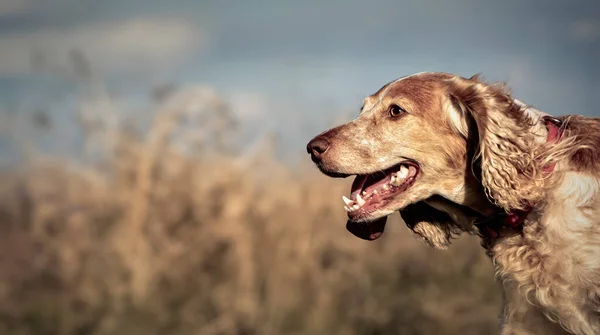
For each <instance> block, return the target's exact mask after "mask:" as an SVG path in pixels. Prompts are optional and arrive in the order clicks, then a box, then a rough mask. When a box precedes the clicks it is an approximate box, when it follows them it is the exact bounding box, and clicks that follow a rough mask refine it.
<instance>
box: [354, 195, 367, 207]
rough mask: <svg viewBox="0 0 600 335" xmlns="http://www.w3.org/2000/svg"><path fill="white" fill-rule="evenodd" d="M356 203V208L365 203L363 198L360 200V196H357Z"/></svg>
mask: <svg viewBox="0 0 600 335" xmlns="http://www.w3.org/2000/svg"><path fill="white" fill-rule="evenodd" d="M356 202H357V203H358V206H360V207H362V205H364V204H365V202H366V201H365V200H364V199H363V198H361V196H360V194H357V195H356Z"/></svg>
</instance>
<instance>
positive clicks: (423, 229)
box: [400, 201, 462, 250]
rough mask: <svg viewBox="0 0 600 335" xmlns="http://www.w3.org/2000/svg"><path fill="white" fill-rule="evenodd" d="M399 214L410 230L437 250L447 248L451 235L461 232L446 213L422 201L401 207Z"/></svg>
mask: <svg viewBox="0 0 600 335" xmlns="http://www.w3.org/2000/svg"><path fill="white" fill-rule="evenodd" d="M400 216H402V220H404V223H406V225H407V226H408V228H409V229H410V230H412V231H413V232H414V233H415V234H417V235H419V236H421V238H422V239H423V241H424V242H425V243H427V244H429V245H430V246H432V247H434V248H435V249H438V250H445V249H447V248H448V246H449V245H450V240H451V239H452V237H453V236H454V235H458V234H460V233H461V232H462V230H461V229H458V227H457V226H456V225H455V224H454V222H453V221H452V219H451V218H450V216H448V214H446V213H444V212H442V211H439V210H437V209H435V208H433V207H431V206H430V205H428V204H426V203H425V202H422V201H420V202H417V203H416V204H412V205H408V206H406V207H405V208H403V209H401V210H400Z"/></svg>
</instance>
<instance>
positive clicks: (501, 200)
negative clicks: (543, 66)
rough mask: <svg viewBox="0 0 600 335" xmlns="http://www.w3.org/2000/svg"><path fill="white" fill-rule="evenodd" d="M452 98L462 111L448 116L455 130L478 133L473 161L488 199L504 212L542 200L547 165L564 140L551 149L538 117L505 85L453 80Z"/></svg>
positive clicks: (473, 79)
mask: <svg viewBox="0 0 600 335" xmlns="http://www.w3.org/2000/svg"><path fill="white" fill-rule="evenodd" d="M448 98H449V101H450V103H451V105H452V107H453V109H454V113H458V115H457V116H456V114H454V115H455V116H452V117H451V118H450V121H451V123H453V126H454V128H455V129H456V130H457V131H458V132H459V133H461V134H462V135H463V136H465V137H467V136H468V132H472V131H476V132H477V133H478V134H477V138H478V144H477V147H476V148H475V149H476V154H475V157H474V159H475V160H477V161H478V162H479V164H480V167H481V179H482V180H481V183H482V184H483V187H484V189H485V192H486V194H487V196H488V197H489V199H490V200H491V201H492V202H493V203H495V204H496V205H497V206H499V207H501V208H503V209H504V210H506V211H511V210H519V209H524V208H525V207H527V205H528V204H529V203H532V202H535V201H538V200H540V199H541V198H542V197H543V196H544V185H545V183H546V176H545V174H544V173H543V167H544V166H545V165H546V164H549V163H550V162H551V161H553V160H555V159H557V157H558V156H559V155H560V154H561V153H564V152H565V151H566V149H565V147H566V143H564V145H561V146H556V145H555V146H552V147H550V146H549V145H547V144H546V143H545V141H540V133H539V132H538V133H537V134H536V132H535V131H533V130H534V129H535V126H536V124H537V123H536V122H537V120H534V119H533V118H532V116H530V114H529V113H527V112H526V110H527V106H524V105H522V104H519V103H517V102H515V101H514V100H513V99H512V98H511V97H510V93H509V92H506V91H505V90H504V87H503V86H502V85H498V84H495V85H487V84H484V83H483V82H481V81H479V78H478V76H477V75H475V76H473V77H472V78H470V79H464V78H456V79H453V80H451V82H450V88H449V92H448ZM469 125H474V127H473V126H471V127H469ZM542 134H545V133H544V132H543V133H542ZM544 136H545V135H544Z"/></svg>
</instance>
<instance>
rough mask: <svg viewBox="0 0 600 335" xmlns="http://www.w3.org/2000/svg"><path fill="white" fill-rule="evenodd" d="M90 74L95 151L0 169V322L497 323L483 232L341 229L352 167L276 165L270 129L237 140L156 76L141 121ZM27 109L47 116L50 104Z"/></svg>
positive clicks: (162, 330)
mask: <svg viewBox="0 0 600 335" xmlns="http://www.w3.org/2000/svg"><path fill="white" fill-rule="evenodd" d="M72 57H73V59H74V60H73V62H74V67H75V72H77V71H79V72H82V75H81V76H80V78H83V79H85V80H88V83H89V78H91V77H93V75H92V71H91V69H90V66H89V65H88V64H87V63H86V61H85V59H84V58H82V55H80V54H78V53H73V54H72ZM89 87H91V89H90V92H92V93H89V92H88V93H87V94H90V95H91V96H93V97H94V99H95V100H94V101H95V104H93V106H92V107H94V108H91V107H90V105H86V104H83V105H82V107H81V111H80V113H79V121H80V125H81V129H82V132H83V134H84V135H85V141H84V143H83V146H84V147H85V148H86V151H85V153H86V154H87V153H89V152H97V151H98V150H99V151H100V152H102V155H101V157H102V159H101V160H100V162H99V163H98V161H97V160H94V161H93V163H90V161H89V160H86V159H85V157H86V156H85V154H84V155H83V158H82V159H81V160H75V159H69V160H67V159H64V158H63V157H52V156H47V155H42V154H39V153H32V151H31V150H30V149H31V148H29V147H27V148H26V149H27V150H26V151H27V152H28V153H29V154H28V155H27V156H26V159H24V160H23V161H22V162H21V163H19V165H18V166H15V167H13V168H11V169H8V170H5V171H3V172H2V174H1V175H0V231H1V232H0V239H1V241H0V334H14V335H26V334H27V335H29V334H35V335H45V334H48V335H54V334H56V335H67V334H69V335H71V334H73V335H83V334H98V335H100V334H117V335H121V334H122V335H125V334H127V335H136V334H140V335H142V334H144V335H146V334H175V335H187V334H199V335H209V334H215V335H217V334H223V335H226V334H240V335H241V334H265V335H270V334H273V335H275V334H298V335H301V334H344V335H353V334H356V335H358V334H364V335H375V334H490V333H493V332H494V330H496V329H497V324H498V315H499V312H500V291H499V288H498V286H497V284H496V283H495V282H494V280H493V278H492V266H491V263H490V261H489V260H488V259H487V257H486V256H485V255H484V252H483V250H482V249H481V247H480V246H479V242H478V240H477V239H476V238H474V237H470V236H464V237H462V238H461V239H459V240H457V241H456V242H455V243H454V245H453V247H451V248H450V250H449V251H445V252H442V251H435V250H433V249H431V248H429V247H427V246H425V245H423V244H421V243H420V242H419V241H418V240H417V239H416V238H415V237H414V236H412V234H411V233H410V232H409V230H408V229H407V228H406V227H405V226H404V224H403V223H402V221H401V219H400V217H399V216H398V215H394V216H393V217H392V219H391V220H390V221H391V222H389V223H388V229H387V231H386V234H385V235H384V236H383V238H382V239H380V240H378V241H377V242H365V241H362V240H359V239H357V238H355V237H354V236H352V235H351V234H349V233H347V232H346V230H345V229H344V224H345V212H344V210H343V206H342V202H341V200H340V197H341V195H343V194H347V192H348V188H349V181H348V180H333V179H329V178H327V177H325V176H323V175H321V174H320V173H319V172H318V171H317V170H316V168H314V167H313V166H311V163H310V160H309V159H307V158H306V159H304V160H303V163H302V164H300V165H299V166H290V165H286V164H283V163H281V162H279V161H278V160H277V159H276V158H275V154H274V151H273V149H272V147H273V144H274V143H272V142H273V141H272V140H269V138H268V137H267V138H266V139H265V141H264V142H263V143H261V144H260V145H257V146H256V147H255V148H254V150H251V151H248V152H245V153H243V154H242V153H240V152H238V151H236V149H235V147H234V145H233V144H232V143H231V142H232V139H234V138H235V135H236V129H237V128H236V120H235V119H234V117H233V114H232V113H231V111H230V110H229V109H228V108H227V104H226V102H224V101H222V100H221V99H220V98H219V96H218V95H217V94H216V93H215V92H214V91H212V90H210V89H208V88H205V87H187V88H178V87H175V86H173V85H165V86H162V87H158V88H157V89H156V90H155V91H153V92H152V93H151V95H152V97H153V101H154V102H155V104H156V113H155V117H154V120H153V122H152V124H151V125H150V127H149V129H147V130H146V131H141V130H140V129H136V128H137V127H136V124H135V122H123V121H116V120H118V118H117V117H115V115H116V114H118V111H115V110H113V109H111V106H112V105H111V103H110V97H108V96H107V95H106V94H104V92H105V91H104V90H103V89H102V86H97V85H95V84H93V85H92V84H89ZM99 87H100V88H99ZM99 106H100V107H99ZM90 108H91V109H90ZM98 108H100V109H101V111H102V113H99V112H98V111H99V109H98ZM32 122H33V123H34V124H35V126H36V127H39V128H40V129H42V128H43V129H48V128H51V127H53V125H54V124H55V123H56V122H54V121H53V120H52V118H51V115H47V114H44V112H43V111H36V113H35V115H34V117H33V121H32ZM8 128H10V127H8ZM98 148H100V149H98ZM298 151H299V154H301V153H303V149H302V148H300V149H298ZM90 155H91V154H90Z"/></svg>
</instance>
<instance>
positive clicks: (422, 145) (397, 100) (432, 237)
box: [307, 73, 546, 248]
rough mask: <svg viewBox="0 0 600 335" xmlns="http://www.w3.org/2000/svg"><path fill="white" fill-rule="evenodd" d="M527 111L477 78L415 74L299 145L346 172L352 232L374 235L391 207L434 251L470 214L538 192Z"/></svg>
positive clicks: (533, 126)
mask: <svg viewBox="0 0 600 335" xmlns="http://www.w3.org/2000/svg"><path fill="white" fill-rule="evenodd" d="M535 116H536V114H535V113H531V112H528V111H527V108H526V106H523V105H522V104H520V103H518V102H516V101H515V100H513V99H512V98H511V97H510V96H509V94H508V93H506V92H504V90H503V88H502V87H500V86H497V85H486V84H484V83H482V82H480V81H479V80H478V78H477V77H473V78H470V79H466V78H461V77H458V76H455V75H452V74H446V73H421V74H416V75H412V76H408V77H404V78H400V79H398V80H395V81H393V82H391V83H388V84H386V85H385V86H383V87H382V88H381V89H380V90H379V91H377V92H376V93H375V94H373V95H371V96H368V97H367V98H365V99H364V104H363V106H362V108H361V110H360V113H359V115H358V117H357V118H356V119H354V120H352V121H350V122H348V123H345V124H343V125H341V126H338V127H335V128H333V129H330V130H328V131H325V132H323V133H321V134H319V135H318V136H316V137H315V138H313V139H312V140H311V141H310V142H309V143H308V145H307V151H308V152H309V153H310V154H311V157H312V160H313V161H314V162H315V163H316V165H317V166H318V168H319V169H320V170H321V171H322V172H323V173H324V174H326V175H328V176H331V177H347V176H351V175H355V176H356V177H355V179H354V182H353V184H352V190H351V194H350V197H349V198H348V197H344V202H345V203H346V206H345V208H346V211H347V212H348V224H347V227H348V229H349V230H350V231H351V232H353V233H354V234H355V235H357V236H359V237H362V238H365V239H370V240H372V239H376V238H378V237H379V236H380V235H381V234H382V233H383V229H384V227H385V221H386V217H387V215H389V214H391V213H393V212H394V211H397V210H400V213H401V215H402V216H403V218H404V220H405V222H406V223H407V224H408V226H409V227H410V228H411V229H412V230H413V231H414V232H416V233H418V234H420V235H421V236H423V237H424V238H425V240H426V241H427V242H429V243H430V244H431V245H433V246H435V247H438V248H444V247H445V246H446V245H447V244H448V243H449V240H450V237H451V236H452V235H453V234H454V233H457V232H461V231H468V230H471V229H472V222H473V220H474V219H475V218H477V217H482V216H486V215H490V214H491V213H492V212H494V211H496V210H498V208H501V209H505V210H507V211H508V210H510V209H520V208H522V207H523V206H524V205H525V203H526V202H527V201H534V200H535V199H537V198H539V197H540V196H541V195H542V183H543V180H542V177H541V173H540V172H541V168H540V164H543V163H544V162H545V161H546V160H545V159H544V158H543V157H541V154H540V152H542V151H543V150H541V148H542V147H543V145H544V136H545V130H544V129H543V126H540V125H539V124H538V123H537V120H536V117H535ZM537 116H541V115H537Z"/></svg>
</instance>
